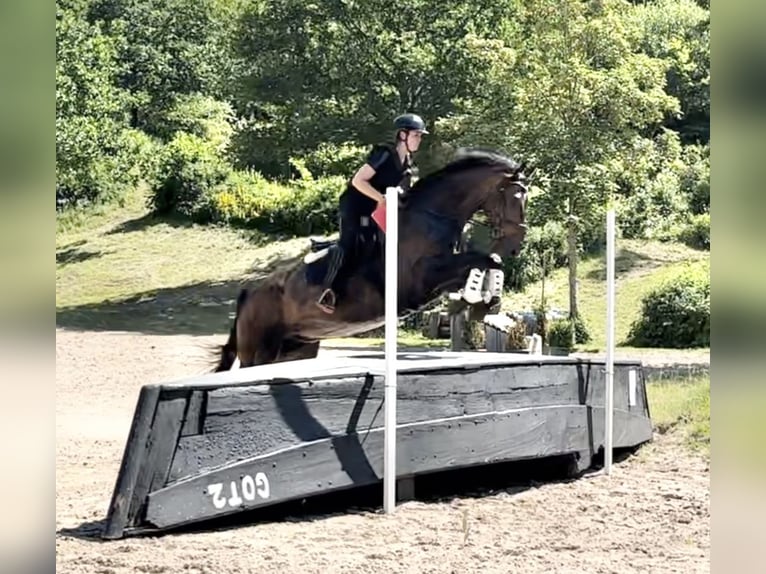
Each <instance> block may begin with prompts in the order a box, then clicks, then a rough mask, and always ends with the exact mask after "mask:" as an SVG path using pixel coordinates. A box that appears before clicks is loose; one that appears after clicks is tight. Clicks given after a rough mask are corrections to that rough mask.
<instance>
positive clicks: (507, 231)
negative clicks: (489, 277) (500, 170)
mask: <svg viewBox="0 0 766 574" xmlns="http://www.w3.org/2000/svg"><path fill="white" fill-rule="evenodd" d="M525 168H526V164H525V163H522V164H521V165H520V166H518V168H515V169H509V170H508V171H507V172H505V173H504V174H503V176H502V178H501V180H500V182H499V183H498V186H497V187H496V188H495V190H494V191H493V192H490V193H489V194H488V195H487V199H486V201H485V202H484V204H483V205H482V211H483V212H484V213H485V214H486V215H487V218H488V219H489V221H490V222H491V226H492V230H493V234H492V238H493V241H492V246H491V251H492V252H493V253H498V254H501V255H503V256H504V257H507V256H509V255H510V256H512V257H515V256H517V255H519V253H521V245H522V243H523V242H524V238H525V237H526V234H527V224H526V204H527V181H528V177H527V175H526V174H525ZM530 175H531V173H530Z"/></svg>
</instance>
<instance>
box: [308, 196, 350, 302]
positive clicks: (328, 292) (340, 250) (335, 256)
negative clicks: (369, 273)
mask: <svg viewBox="0 0 766 574" xmlns="http://www.w3.org/2000/svg"><path fill="white" fill-rule="evenodd" d="M358 233H359V216H358V215H356V214H355V213H352V212H351V210H350V209H348V208H346V207H345V206H341V209H340V238H339V239H338V244H337V246H335V247H334V248H332V249H331V250H330V253H329V254H328V263H327V272H326V273H325V278H324V282H323V284H322V287H323V289H322V294H321V295H320V296H319V299H318V300H317V305H319V307H320V309H322V310H323V311H325V312H326V313H333V312H334V311H335V303H336V297H335V291H334V290H333V282H334V281H335V278H336V276H337V275H338V272H339V271H340V269H341V267H342V266H343V264H344V263H345V262H346V261H347V260H348V258H349V257H353V255H354V249H355V247H356V238H357V236H358Z"/></svg>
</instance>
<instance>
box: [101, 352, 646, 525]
mask: <svg viewBox="0 0 766 574" xmlns="http://www.w3.org/2000/svg"><path fill="white" fill-rule="evenodd" d="M399 357H400V361H399V376H398V402H397V447H396V448H397V477H399V478H407V477H413V476H417V475H418V474H425V473H430V472H436V471H442V470H448V469H452V468H461V467H467V466H473V465H482V464H488V463H495V462H505V461H513V460H522V459H531V458H542V457H549V456H558V455H567V454H571V455H573V458H574V459H576V461H577V462H576V466H577V468H578V469H579V470H584V469H586V468H588V467H589V466H590V464H591V457H592V455H594V454H595V453H596V452H597V451H598V450H599V449H600V448H603V441H604V410H603V405H604V388H605V386H604V382H605V373H604V363H603V362H600V363H599V362H594V361H584V360H580V359H574V358H569V357H550V356H544V357H530V356H528V355H515V354H509V353H497V354H495V353H447V352H432V353H401V354H400V355H399ZM384 368H385V360H384V355H383V354H382V353H380V352H369V353H365V352H359V353H355V354H353V355H349V356H345V357H332V358H317V359H310V360H305V361H295V362H291V363H283V364H276V365H267V366H262V367H254V368H250V369H241V370H237V371H231V372H227V373H216V374H210V375H205V376H203V377H199V378H192V379H187V380H182V381H178V382H174V383H168V384H161V385H147V386H145V387H143V388H142V389H141V392H140V395H139V397H138V404H137V406H136V411H135V415H134V419H133V424H132V426H131V429H130V434H129V437H128V441H127V445H126V448H125V453H124V456H123V460H122V465H121V467H120V470H119V474H118V477H117V483H116V485H115V490H114V494H113V498H112V501H111V504H110V507H109V511H108V515H107V520H106V526H105V530H104V533H103V536H104V538H110V539H114V538H120V537H122V536H124V535H127V534H130V533H133V532H139V531H147V530H150V531H151V530H158V531H159V530H163V529H167V528H172V527H177V526H182V525H186V524H191V523H195V522H199V521H203V520H207V519H211V518H217V517H221V516H225V515H229V514H233V513H237V512H241V511H243V510H250V509H254V508H258V507H265V506H271V505H275V504H278V503H280V502H286V501H290V500H295V499H300V498H306V497H310V496H312V495H318V494H326V493H328V492H331V491H335V490H342V489H348V488H353V487H357V486H366V485H370V484H373V483H376V482H380V481H382V480H383V444H384V443H383V435H384V412H385V411H384V401H383V398H384V376H383V372H384ZM614 405H615V414H614V447H615V448H624V447H635V446H638V445H640V444H642V443H644V442H646V441H649V440H651V437H652V427H651V420H650V416H649V409H648V405H647V399H646V388H645V380H644V375H643V369H642V366H641V364H640V363H637V362H618V363H615V392H614ZM381 496H382V488H381Z"/></svg>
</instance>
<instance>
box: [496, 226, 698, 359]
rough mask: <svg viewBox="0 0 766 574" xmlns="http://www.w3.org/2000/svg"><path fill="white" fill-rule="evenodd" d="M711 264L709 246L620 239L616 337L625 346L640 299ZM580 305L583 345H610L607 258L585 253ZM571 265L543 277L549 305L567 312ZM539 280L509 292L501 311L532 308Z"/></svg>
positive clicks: (580, 274)
mask: <svg viewBox="0 0 766 574" xmlns="http://www.w3.org/2000/svg"><path fill="white" fill-rule="evenodd" d="M709 263H710V252H709V251H698V250H695V249H691V248H689V247H686V246H685V245H682V244H679V243H661V242H659V241H644V240H640V241H639V240H629V239H618V240H617V245H616V261H615V280H616V281H615V337H616V345H617V346H623V344H624V340H625V338H626V336H627V334H628V331H629V330H630V326H631V324H632V322H633V321H634V320H635V319H636V318H637V317H638V314H639V311H640V307H641V298H642V297H643V296H644V295H646V294H647V293H649V292H650V291H652V290H653V289H655V288H656V287H657V286H658V285H660V284H662V283H663V282H665V281H666V280H668V279H671V278H672V277H673V276H674V275H676V274H677V273H678V272H679V271H680V270H682V269H683V268H684V267H685V266H687V265H695V264H696V265H706V266H709ZM577 276H578V289H579V296H580V297H579V305H580V312H581V313H582V315H583V317H584V319H585V322H586V324H587V326H588V329H589V331H590V334H591V337H592V340H591V342H590V343H588V344H587V345H584V346H583V349H582V350H603V349H605V348H606V257H605V254H603V253H602V254H600V255H597V256H590V257H586V258H584V259H583V260H581V261H580V264H579V266H578V270H577ZM568 283H569V281H568V271H567V269H557V270H555V271H554V272H553V273H552V274H551V275H550V276H549V277H548V278H547V279H546V281H545V298H546V301H547V303H548V306H549V307H550V308H552V309H557V310H560V311H563V312H567V311H568V309H569V287H568ZM540 295H541V283H540V282H539V281H538V282H536V283H534V284H532V285H530V286H529V287H528V288H527V289H525V290H524V291H523V292H522V293H516V294H511V293H509V294H507V295H506V296H505V297H504V299H503V307H502V308H503V310H504V311H510V310H517V311H518V310H521V309H532V308H533V307H534V306H535V305H536V304H537V303H538V302H539V300H540Z"/></svg>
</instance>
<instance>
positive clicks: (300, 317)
mask: <svg viewBox="0 0 766 574" xmlns="http://www.w3.org/2000/svg"><path fill="white" fill-rule="evenodd" d="M525 177H526V176H525V174H524V165H523V164H522V165H520V164H518V163H516V162H515V161H513V160H511V159H509V158H507V157H504V156H501V155H499V154H495V153H492V152H485V151H466V152H461V153H460V154H459V155H458V156H457V159H455V160H454V161H453V162H451V163H449V164H448V165H447V166H445V167H444V168H442V169H441V170H439V171H437V172H435V173H433V174H431V175H429V176H427V177H425V178H423V179H421V180H419V181H418V182H417V183H416V184H415V185H414V186H413V187H412V189H411V190H409V191H408V192H407V193H405V194H404V195H403V196H402V198H401V204H402V205H401V206H400V209H399V249H398V253H399V257H398V278H399V279H398V284H399V293H398V304H399V314H400V316H403V315H406V314H408V313H411V312H414V311H417V310H418V309H419V308H422V307H423V306H424V305H426V304H428V303H429V302H432V301H433V300H434V299H436V298H438V297H439V296H441V295H442V294H444V293H447V292H453V291H456V290H457V289H459V288H460V287H462V286H463V285H464V284H466V280H467V279H469V275H470V273H471V271H472V270H479V271H480V272H483V271H486V270H488V269H495V270H497V269H501V268H502V264H501V261H500V258H499V257H498V256H497V255H494V257H492V256H490V254H488V253H481V252H478V251H469V252H463V253H455V245H456V243H457V241H459V239H460V237H461V232H462V230H463V228H464V226H465V224H466V223H467V222H468V220H469V219H470V218H471V217H472V216H473V215H474V214H475V213H477V212H479V211H481V212H483V213H484V214H485V215H486V216H487V219H488V221H489V224H490V225H491V226H492V228H493V229H494V230H495V232H496V235H497V239H496V241H495V243H494V244H493V248H494V249H493V251H497V252H498V253H502V254H503V255H506V256H507V255H511V256H516V255H518V253H519V251H520V249H521V244H522V242H523V239H524V236H525V233H526V225H525V224H524V218H525V204H526V195H527V194H526V184H525ZM371 225H372V226H374V225H375V224H374V223H372V224H371ZM370 229H373V228H372V227H371V228H370ZM384 240H385V237H384V236H383V235H382V234H381V233H378V234H375V233H372V234H369V235H368V237H367V240H366V245H367V246H368V250H367V251H364V249H363V250H362V253H361V255H360V256H358V257H356V258H355V259H354V260H353V261H350V262H348V263H347V264H344V269H342V270H341V271H340V273H339V274H338V276H337V279H336V281H335V284H334V288H335V291H336V293H337V297H338V301H337V305H336V310H335V312H334V313H333V314H331V315H328V314H326V313H325V312H323V311H322V310H321V309H319V308H318V307H317V305H316V304H315V302H316V300H317V298H318V297H319V294H320V293H321V291H322V287H321V285H320V283H321V278H322V276H323V274H324V270H325V268H326V263H325V260H326V259H328V258H327V257H320V254H319V253H311V254H310V256H307V258H308V257H312V258H315V259H317V260H315V261H312V262H310V263H307V262H306V260H304V261H303V262H298V263H296V264H292V265H290V266H287V267H285V268H283V269H280V270H277V271H275V272H273V273H272V274H271V275H269V276H267V277H266V278H265V279H263V280H262V281H261V282H260V284H259V285H258V286H257V287H256V288H254V289H252V290H242V291H241V292H240V295H239V297H238V300H237V310H236V316H235V319H234V324H233V326H232V328H231V332H230V335H229V340H228V341H227V342H226V344H225V345H223V347H222V348H221V354H220V360H219V363H218V366H217V368H216V371H224V370H229V369H230V368H231V367H232V365H234V364H235V363H236V362H237V359H239V361H238V362H239V363H240V364H241V365H242V366H243V367H247V366H252V365H260V364H266V363H274V362H281V361H291V360H296V359H304V358H313V357H315V356H316V355H317V353H318V350H319V342H320V340H322V339H327V338H330V337H345V336H351V335H354V334H358V333H361V332H365V331H369V330H371V329H374V328H376V327H379V326H381V325H383V324H384V322H385V317H384V307H385V300H384V268H385V261H384V250H383V248H382V245H381V244H382V243H383V241H384ZM474 273H476V271H474ZM494 273H496V274H497V272H494ZM474 276H475V275H474ZM501 277H502V276H501ZM495 278H496V276H495ZM498 296H499V293H498V292H495V293H494V294H493V297H495V302H496V301H497V297H498Z"/></svg>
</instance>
